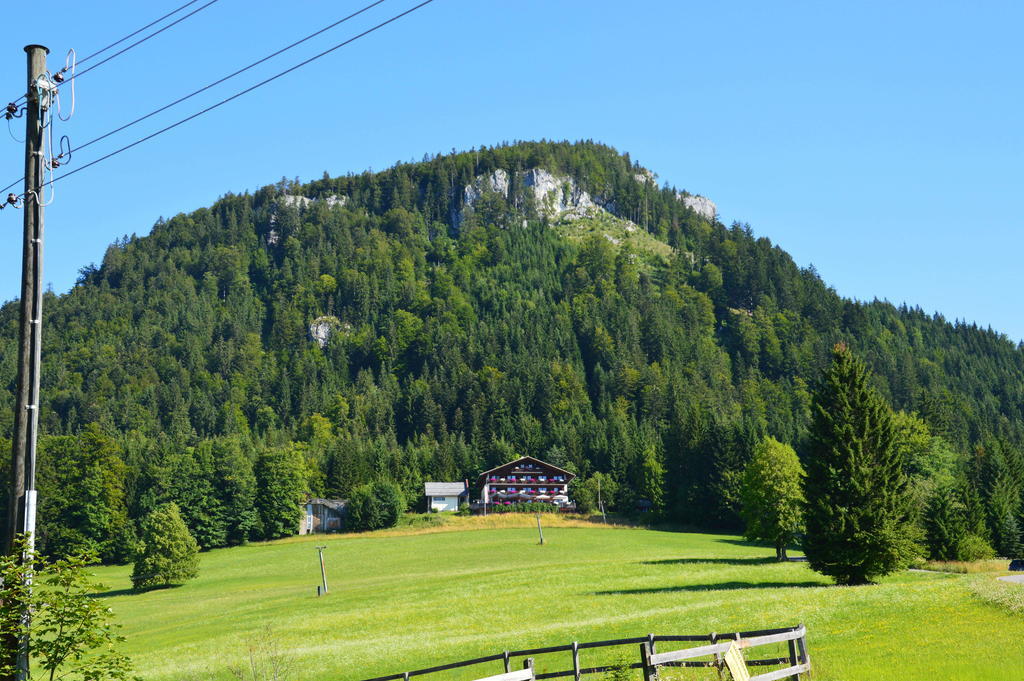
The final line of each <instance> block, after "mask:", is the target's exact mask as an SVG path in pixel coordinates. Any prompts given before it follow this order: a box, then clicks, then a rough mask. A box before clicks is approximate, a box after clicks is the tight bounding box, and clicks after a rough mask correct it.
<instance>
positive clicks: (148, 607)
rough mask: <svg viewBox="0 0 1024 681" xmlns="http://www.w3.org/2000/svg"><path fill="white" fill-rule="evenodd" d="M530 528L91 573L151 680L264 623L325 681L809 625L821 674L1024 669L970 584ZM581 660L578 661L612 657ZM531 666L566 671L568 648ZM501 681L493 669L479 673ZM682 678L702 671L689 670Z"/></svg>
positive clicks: (202, 663) (727, 543) (579, 527)
mask: <svg viewBox="0 0 1024 681" xmlns="http://www.w3.org/2000/svg"><path fill="white" fill-rule="evenodd" d="M532 522H533V519H532V518H530V517H527V518H522V517H518V518H508V517H503V518H488V519H479V520H478V519H458V522H457V524H456V525H455V527H454V528H452V527H440V528H439V527H428V528H425V529H424V530H420V531H416V530H406V531H391V532H383V533H374V534H369V535H360V536H344V535H341V536H333V537H329V538H324V537H322V536H321V537H315V538H313V539H312V540H309V539H307V538H295V539H292V540H286V541H281V542H272V543H265V544H253V545H250V546H246V547H241V548H234V549H226V550H218V551H212V552H209V553H206V554H204V555H203V560H202V568H201V574H200V577H199V578H198V579H197V580H195V581H193V582H191V583H189V584H186V585H185V586H182V587H180V588H175V589H166V590H158V591H152V592H148V593H144V594H132V593H130V592H128V591H127V589H128V587H129V580H128V574H129V568H126V567H111V568H100V569H98V570H97V573H98V577H99V578H100V579H101V580H102V581H104V582H105V583H106V584H107V585H108V586H109V587H110V588H111V591H108V592H106V593H105V594H103V595H102V597H103V598H105V599H106V601H107V603H108V604H109V606H110V607H111V608H113V609H114V611H115V612H116V613H117V615H118V618H119V621H120V622H122V623H123V625H124V633H125V634H126V635H127V637H128V643H127V652H129V653H130V654H131V655H132V657H133V659H134V660H135V662H136V665H137V667H138V669H139V672H140V673H141V675H142V677H143V678H144V679H146V680H147V681H150V680H152V681H157V680H160V681H162V680H165V679H217V678H229V675H228V673H227V670H226V667H227V665H228V664H230V663H236V662H239V661H241V659H242V657H243V655H245V652H246V646H247V643H248V641H249V640H251V639H252V638H253V637H254V636H255V635H257V634H258V633H259V632H260V631H261V630H262V629H263V628H264V627H265V626H267V625H269V626H270V627H271V628H272V631H273V635H274V637H275V638H276V639H277V640H278V641H279V642H280V644H281V646H282V647H283V648H284V649H285V650H286V651H287V652H288V654H289V656H290V657H291V659H292V660H293V663H294V673H293V676H292V677H291V678H293V679H304V680H305V679H308V680H310V681H321V680H323V681H327V680H335V679H337V680H346V679H361V678H366V677H370V676H377V675H383V674H388V673H393V672H400V671H402V670H407V669H415V668H421V667H425V666H429V665H432V664H440V663H443V662H448V661H454V660H459V659H465V658H468V657H474V656H478V655H484V654H489V653H493V652H498V651H501V650H505V649H516V648H524V647H529V646H540V645H555V644H560V643H567V642H570V641H572V640H579V641H588V640H598V639H606V638H615V637H620V636H637V635H643V634H646V633H648V632H655V633H707V632H710V631H720V632H723V631H735V630H741V629H751V628H755V629H756V628H763V627H775V626H783V625H789V624H796V623H798V622H804V623H806V624H807V627H808V632H809V648H810V654H811V657H812V661H813V664H814V668H815V674H814V677H815V679H817V680H818V681H840V680H843V681H857V680H860V679H863V680H865V681H866V680H867V679H871V680H872V681H878V680H880V679H898V680H901V681H902V680H906V681H913V680H915V679H922V680H923V679H929V680H932V679H937V678H941V679H945V680H953V681H955V680H960V679H963V680H967V679H1003V678H1020V677H1024V646H1021V645H1017V644H1016V643H1014V644H1009V645H1008V642H1020V641H1022V640H1024V618H1022V617H1020V616H1019V615H1017V616H1014V615H1012V614H1010V613H1009V612H1007V611H1006V610H1004V609H1001V608H999V607H997V606H994V605H992V604H989V603H986V602H985V601H984V600H982V599H979V598H978V597H977V596H976V595H974V594H973V593H972V592H971V590H970V588H969V587H970V580H972V579H977V578H978V577H979V576H978V575H953V574H928V573H903V574H900V575H898V576H895V577H892V578H889V579H887V580H885V581H884V582H883V583H882V584H880V585H876V586H867V587H852V588H838V587H832V586H828V582H827V581H826V580H825V579H823V578H821V577H820V576H819V575H816V574H815V573H813V572H811V571H810V570H809V569H808V568H807V566H806V565H805V564H802V563H785V564H776V563H774V562H772V561H771V554H772V551H771V550H770V549H767V548H763V547H758V546H754V545H751V544H748V543H746V542H743V541H740V540H738V539H737V538H735V537H731V536H716V535H707V534H685V533H674V532H659V531H651V530H644V529H630V528H604V527H600V526H598V527H594V526H589V527H588V526H586V524H585V523H581V522H577V523H575V525H576V526H572V525H573V523H567V524H566V525H568V526H564V527H558V526H555V525H556V520H555V519H554V518H545V523H546V528H545V533H544V534H545V539H546V540H547V544H546V545H545V546H539V545H538V544H537V535H536V527H535V526H531V525H530V523H532ZM515 525H520V526H519V527H515ZM450 529H473V530H474V531H446V530H450ZM317 542H320V543H326V544H327V549H326V551H325V556H326V559H327V565H328V578H329V581H330V587H331V593H330V595H329V596H327V597H325V598H319V599H318V598H316V596H315V591H316V585H317V583H318V582H319V578H320V575H319V566H318V563H317V560H316V557H317V553H316V551H315V550H314V546H315V544H316V543H317ZM633 648H634V646H630V647H629V648H628V650H623V653H625V652H628V653H629V654H630V655H631V656H634V655H635V654H636V653H635V651H634V650H633ZM584 652H585V653H586V654H585V655H584V657H583V664H584V666H589V665H591V664H599V663H604V662H605V661H607V660H609V656H617V655H614V654H613V653H606V654H605V655H604V656H602V655H601V654H598V653H597V651H584ZM538 666H539V667H540V669H541V670H548V671H551V670H555V669H565V668H566V667H567V666H568V665H567V660H566V656H565V655H564V654H563V655H561V656H545V657H541V658H539V659H538ZM499 671H500V669H499V667H498V664H497V663H494V664H493V665H492V666H484V667H477V668H476V669H475V676H485V675H487V674H494V673H498V672H499ZM427 678H435V677H427ZM436 678H438V679H440V678H445V679H468V678H474V673H472V672H468V673H466V674H462V675H458V674H455V675H451V676H440V675H439V676H437V677H436ZM591 678H595V677H591ZM672 678H680V679H682V678H688V679H697V678H709V677H707V676H705V675H703V674H701V673H698V672H697V671H696V670H679V671H674V672H673V677H672Z"/></svg>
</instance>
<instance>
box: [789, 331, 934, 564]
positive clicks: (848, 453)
mask: <svg viewBox="0 0 1024 681" xmlns="http://www.w3.org/2000/svg"><path fill="white" fill-rule="evenodd" d="M869 379H870V374H869V372H868V369H867V367H866V366H865V364H864V362H862V361H861V360H859V359H857V358H855V357H854V356H853V354H852V353H851V352H850V351H849V349H848V348H847V347H846V345H845V344H841V343H840V344H837V345H836V346H835V348H834V349H833V353H832V364H831V366H830V367H829V369H828V370H827V371H826V372H825V375H824V378H823V380H822V382H821V385H820V386H819V387H818V390H817V391H816V392H815V394H814V400H813V405H812V410H813V413H812V419H813V420H812V425H811V431H810V451H809V456H808V460H807V478H806V480H805V484H804V495H805V497H806V499H807V501H806V513H805V518H806V524H807V535H806V539H805V542H804V551H805V553H806V554H807V558H808V561H809V563H810V565H811V567H812V568H813V569H814V570H816V571H818V572H821V573H822V574H825V575H829V576H831V577H833V578H834V579H835V580H836V582H837V583H839V584H866V583H869V582H870V581H871V580H872V579H874V578H875V577H880V576H882V575H886V574H889V573H891V572H895V571H896V570H900V569H902V568H904V567H906V566H907V565H908V564H909V562H910V560H911V559H912V558H913V557H914V555H915V553H916V551H917V547H916V545H915V539H916V534H917V532H916V530H915V528H914V526H913V525H912V523H910V522H909V515H910V510H911V508H910V496H909V493H908V487H907V478H906V475H905V474H904V472H903V461H902V457H901V455H900V451H899V449H898V448H897V447H896V446H895V444H896V442H895V434H894V428H893V417H892V411H891V410H890V408H889V406H888V405H887V404H886V403H885V401H884V400H883V399H882V397H881V396H880V395H879V394H878V392H877V391H875V390H874V388H872V387H871V386H870V385H869Z"/></svg>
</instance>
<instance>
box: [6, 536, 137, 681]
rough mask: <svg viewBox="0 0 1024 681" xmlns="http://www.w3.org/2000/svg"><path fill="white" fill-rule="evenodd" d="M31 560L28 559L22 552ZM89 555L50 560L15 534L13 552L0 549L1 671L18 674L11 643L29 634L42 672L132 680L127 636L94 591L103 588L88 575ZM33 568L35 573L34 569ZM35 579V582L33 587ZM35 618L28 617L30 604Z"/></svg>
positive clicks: (110, 680)
mask: <svg viewBox="0 0 1024 681" xmlns="http://www.w3.org/2000/svg"><path fill="white" fill-rule="evenodd" d="M23 553H24V554H28V556H29V560H27V561H23V560H22V558H21V557H22V555H23ZM88 562H89V560H88V559H87V558H86V557H83V556H72V557H69V558H65V559H61V560H57V561H54V562H52V563H47V562H45V561H44V560H43V559H42V557H41V556H39V555H38V554H32V553H31V551H29V549H28V547H27V545H26V543H25V542H24V540H23V539H20V538H19V539H18V540H16V543H15V546H14V549H13V550H12V551H11V554H10V555H0V603H2V604H3V606H4V607H0V641H2V642H3V643H4V644H5V645H4V647H3V648H4V649H3V650H0V677H3V678H14V677H15V676H16V675H17V676H19V677H20V674H18V672H17V664H16V655H15V654H14V653H15V652H16V651H15V650H12V648H11V647H8V646H7V645H6V644H9V643H10V642H11V641H18V640H20V639H21V638H22V637H25V636H28V635H29V633H30V631H29V630H30V628H31V640H32V658H33V659H32V667H33V669H34V671H35V672H36V677H37V678H46V679H50V681H54V680H55V679H69V680H70V679H84V680H86V681H127V680H128V679H131V678H133V677H132V674H131V671H132V664H131V660H130V659H128V657H127V656H125V655H123V654H121V653H120V652H118V650H117V646H118V644H119V643H121V642H122V641H124V637H123V636H121V635H120V634H118V633H117V629H118V628H119V625H117V624H115V623H113V621H112V619H113V615H112V613H111V611H110V609H109V608H107V607H106V604H105V603H104V602H103V601H102V600H101V599H98V598H94V594H95V593H96V592H97V591H99V590H101V589H102V588H103V586H102V585H100V584H96V583H94V582H92V581H91V580H90V579H89V576H88V574H87V573H86V572H85V566H86V564H87V563H88ZM33 568H34V570H35V571H34V573H33ZM30 583H31V584H33V585H34V586H35V588H33V587H32V586H30ZM26 607H27V610H28V611H30V612H31V613H32V617H31V619H27V618H24V617H23V616H22V612H23V610H24V609H26Z"/></svg>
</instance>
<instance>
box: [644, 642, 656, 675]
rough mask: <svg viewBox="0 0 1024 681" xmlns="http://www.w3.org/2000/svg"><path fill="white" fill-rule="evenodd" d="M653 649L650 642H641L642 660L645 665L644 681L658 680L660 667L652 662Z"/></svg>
mask: <svg viewBox="0 0 1024 681" xmlns="http://www.w3.org/2000/svg"><path fill="white" fill-rule="evenodd" d="M653 654H654V653H653V651H651V644H650V642H645V643H641V644H640V661H641V662H642V663H643V665H644V681H658V668H657V667H656V666H653V665H652V664H651V655H653Z"/></svg>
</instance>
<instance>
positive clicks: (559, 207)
mask: <svg viewBox="0 0 1024 681" xmlns="http://www.w3.org/2000/svg"><path fill="white" fill-rule="evenodd" d="M519 181H520V182H519V184H520V186H521V187H522V188H523V192H522V194H523V195H524V196H523V198H528V199H532V203H533V205H534V207H535V208H536V211H537V214H538V215H540V216H541V217H546V218H548V219H559V220H578V219H580V218H583V217H588V216H594V215H597V214H600V213H602V212H605V211H608V212H613V211H614V205H613V204H612V203H610V202H605V201H603V200H601V199H600V198H597V197H593V196H591V195H590V194H589V193H588V192H586V191H584V190H583V189H582V188H581V187H579V186H577V184H576V182H575V180H573V179H572V178H571V177H567V176H563V175H554V174H552V173H550V172H549V171H547V170H545V169H543V168H534V169H532V170H525V171H523V172H521V173H519ZM510 186H511V182H510V178H509V175H508V173H507V172H506V171H504V170H502V169H498V170H495V171H494V172H493V173H491V174H490V175H480V176H478V177H477V178H476V179H475V180H474V181H473V183H472V184H468V185H466V187H465V188H464V190H463V206H462V210H461V211H458V212H456V213H455V214H454V215H453V216H452V221H453V222H454V223H455V226H456V228H458V227H460V226H461V225H462V222H463V221H464V220H465V219H466V217H468V216H469V215H470V214H472V212H473V209H474V206H475V205H476V203H477V201H479V200H480V198H481V197H482V196H483V195H484V194H486V193H489V192H490V193H496V194H500V195H501V196H502V197H504V198H505V199H508V200H513V201H514V200H515V199H516V197H512V196H510V195H509V190H510Z"/></svg>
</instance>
